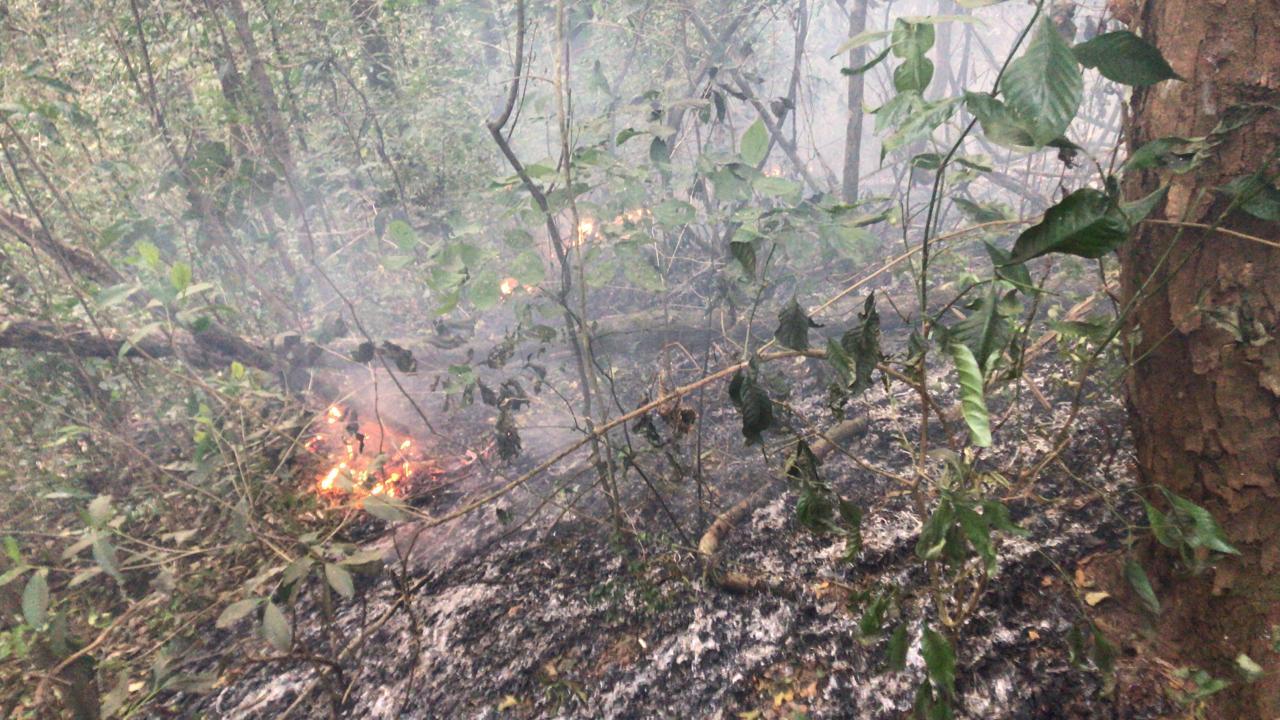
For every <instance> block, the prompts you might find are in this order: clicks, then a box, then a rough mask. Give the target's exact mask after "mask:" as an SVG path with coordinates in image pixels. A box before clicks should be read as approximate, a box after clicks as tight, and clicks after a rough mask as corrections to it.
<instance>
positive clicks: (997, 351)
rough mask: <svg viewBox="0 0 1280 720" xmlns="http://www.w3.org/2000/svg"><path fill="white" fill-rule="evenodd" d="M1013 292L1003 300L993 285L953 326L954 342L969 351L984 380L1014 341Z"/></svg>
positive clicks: (1014, 308) (1014, 303)
mask: <svg viewBox="0 0 1280 720" xmlns="http://www.w3.org/2000/svg"><path fill="white" fill-rule="evenodd" d="M1013 267H1022V266H1020V265H1015V266H1013ZM1023 269H1024V270H1025V267H1024V268H1023ZM1013 293H1014V291H1012V290H1011V291H1009V295H1008V296H1006V297H1004V298H1002V297H1001V295H1000V286H999V285H997V284H995V283H992V284H991V286H990V288H989V289H988V291H987V293H986V294H985V295H983V296H982V297H980V298H979V299H978V300H977V301H976V302H974V303H972V304H971V305H969V314H968V315H966V316H965V318H964V319H963V320H961V321H960V322H958V323H956V324H955V325H953V326H951V329H950V333H951V339H952V340H954V341H959V342H961V343H964V345H965V347H967V348H969V350H970V351H971V352H972V353H973V356H974V358H975V359H976V360H977V361H978V370H979V371H980V372H981V373H982V375H983V377H986V373H988V372H989V371H990V370H991V367H992V366H993V365H994V364H995V361H996V359H998V358H999V357H1000V355H1001V353H1003V352H1004V349H1005V348H1006V347H1008V345H1009V341H1010V340H1012V339H1013V318H1014V317H1016V315H1017V302H1016V301H1015V302H1009V301H1010V300H1012V299H1013V297H1012V296H1013Z"/></svg>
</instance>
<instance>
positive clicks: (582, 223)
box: [578, 217, 596, 245]
mask: <svg viewBox="0 0 1280 720" xmlns="http://www.w3.org/2000/svg"><path fill="white" fill-rule="evenodd" d="M595 234H596V221H595V218H591V217H584V218H582V219H580V220H579V221H578V244H579V245H583V244H585V243H586V242H587V241H588V240H590V239H591V236H592V235H595Z"/></svg>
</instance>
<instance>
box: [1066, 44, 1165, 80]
mask: <svg viewBox="0 0 1280 720" xmlns="http://www.w3.org/2000/svg"><path fill="white" fill-rule="evenodd" d="M1072 52H1073V53H1074V54H1075V56H1076V60H1079V61H1080V64H1081V65H1084V66H1085V67H1087V68H1097V69H1098V72H1099V73H1102V76H1103V77H1105V78H1107V79H1108V80H1114V81H1115V82H1118V83H1123V84H1125V85H1139V86H1141V85H1154V84H1156V83H1158V82H1160V81H1162V80H1174V79H1179V78H1178V73H1176V72H1174V71H1173V68H1171V67H1169V63H1168V62H1166V61H1165V59H1164V56H1163V55H1161V54H1160V51H1159V50H1158V49H1157V48H1156V46H1155V45H1152V44H1151V43H1149V42H1147V41H1146V40H1143V39H1142V38H1140V37H1138V36H1137V35H1134V34H1133V33H1131V32H1129V31H1128V30H1118V31H1116V32H1109V33H1105V34H1102V35H1099V36H1097V37H1095V38H1093V39H1092V40H1089V41H1087V42H1083V43H1080V44H1079V45H1077V46H1075V48H1074V50H1073V51H1072Z"/></svg>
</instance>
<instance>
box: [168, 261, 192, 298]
mask: <svg viewBox="0 0 1280 720" xmlns="http://www.w3.org/2000/svg"><path fill="white" fill-rule="evenodd" d="M169 284H170V285H172V286H173V290H174V292H182V291H183V290H186V289H187V287H189V286H190V285H191V266H190V265H188V264H186V263H184V262H176V263H174V264H173V267H171V268H169Z"/></svg>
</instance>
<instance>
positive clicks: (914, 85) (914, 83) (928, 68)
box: [893, 55, 933, 92]
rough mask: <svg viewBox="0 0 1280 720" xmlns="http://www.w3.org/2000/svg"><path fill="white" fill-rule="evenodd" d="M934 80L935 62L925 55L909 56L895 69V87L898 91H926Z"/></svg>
mask: <svg viewBox="0 0 1280 720" xmlns="http://www.w3.org/2000/svg"><path fill="white" fill-rule="evenodd" d="M932 81H933V62H932V61H931V60H929V58H927V57H924V56H923V55H920V56H915V57H910V58H907V59H906V61H904V62H903V63H902V64H901V65H899V66H898V67H897V68H896V69H895V70H894V71H893V87H894V89H895V90H897V91H898V92H912V91H915V92H924V90H925V88H927V87H929V83H930V82H932Z"/></svg>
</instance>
